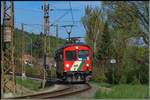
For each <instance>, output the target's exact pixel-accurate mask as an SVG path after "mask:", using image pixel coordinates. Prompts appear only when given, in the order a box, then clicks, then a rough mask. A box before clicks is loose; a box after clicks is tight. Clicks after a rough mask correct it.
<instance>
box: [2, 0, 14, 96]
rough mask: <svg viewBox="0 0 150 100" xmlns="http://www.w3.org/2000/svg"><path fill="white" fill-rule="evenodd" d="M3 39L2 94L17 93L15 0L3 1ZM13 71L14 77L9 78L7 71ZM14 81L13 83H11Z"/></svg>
mask: <svg viewBox="0 0 150 100" xmlns="http://www.w3.org/2000/svg"><path fill="white" fill-rule="evenodd" d="M1 36H2V40H1V47H2V49H1V52H2V55H1V58H2V60H1V66H2V73H1V76H2V78H1V84H2V85H1V86H2V87H1V88H2V94H4V93H7V92H12V93H14V94H15V93H16V77H15V65H14V49H15V47H14V2H13V1H9V2H6V1H3V30H2V34H1ZM10 72H11V73H12V77H11V78H10V79H8V78H7V77H6V73H10ZM9 83H12V84H13V85H11V86H10V85H9Z"/></svg>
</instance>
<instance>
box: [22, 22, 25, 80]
mask: <svg viewBox="0 0 150 100" xmlns="http://www.w3.org/2000/svg"><path fill="white" fill-rule="evenodd" d="M23 57H24V24H23V23H22V79H25V78H26V73H25V72H26V68H25V65H24V61H23Z"/></svg>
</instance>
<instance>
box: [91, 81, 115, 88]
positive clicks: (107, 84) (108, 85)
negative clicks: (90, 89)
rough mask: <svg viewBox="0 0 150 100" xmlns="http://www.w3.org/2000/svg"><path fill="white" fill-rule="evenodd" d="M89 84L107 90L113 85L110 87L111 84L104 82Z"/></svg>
mask: <svg viewBox="0 0 150 100" xmlns="http://www.w3.org/2000/svg"><path fill="white" fill-rule="evenodd" d="M90 83H92V84H97V85H100V86H102V87H107V88H110V87H113V85H112V84H109V83H105V82H100V83H97V82H93V81H91V82H90Z"/></svg>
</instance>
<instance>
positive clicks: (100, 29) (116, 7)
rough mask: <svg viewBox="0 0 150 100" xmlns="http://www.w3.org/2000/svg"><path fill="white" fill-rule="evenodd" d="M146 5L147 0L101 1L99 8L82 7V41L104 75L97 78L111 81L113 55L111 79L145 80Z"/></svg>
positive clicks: (116, 81) (146, 52) (146, 70)
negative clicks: (84, 39) (84, 37)
mask: <svg viewBox="0 0 150 100" xmlns="http://www.w3.org/2000/svg"><path fill="white" fill-rule="evenodd" d="M148 8H149V5H148V1H119V2H118V1H103V2H102V8H101V9H100V8H98V7H95V8H92V7H89V6H87V7H86V8H85V16H83V18H82V22H83V25H84V27H85V30H86V42H87V43H88V44H89V45H90V46H91V47H92V50H93V52H94V54H95V59H94V62H95V63H94V67H98V68H100V69H101V70H103V71H101V75H102V77H105V78H106V79H104V78H99V79H102V80H105V81H108V82H111V81H112V69H111V65H110V59H111V58H115V59H116V64H115V83H136V82H137V83H138V82H140V83H148V56H149V53H148V46H149V38H148V33H149V30H148V27H149V22H148V17H149V10H148ZM102 73H103V74H102ZM97 74H99V73H97ZM95 75H96V74H95ZM99 75H100V74H99ZM103 75H104V76H103ZM99 77H101V76H99Z"/></svg>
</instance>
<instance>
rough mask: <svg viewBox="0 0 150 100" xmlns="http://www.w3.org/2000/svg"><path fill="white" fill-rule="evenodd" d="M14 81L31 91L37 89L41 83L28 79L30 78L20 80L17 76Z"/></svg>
mask: <svg viewBox="0 0 150 100" xmlns="http://www.w3.org/2000/svg"><path fill="white" fill-rule="evenodd" d="M16 83H17V84H20V85H22V86H24V87H26V88H28V89H30V90H33V91H37V90H38V89H39V87H40V85H41V81H38V80H30V79H26V80H22V79H21V78H17V77H16Z"/></svg>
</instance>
